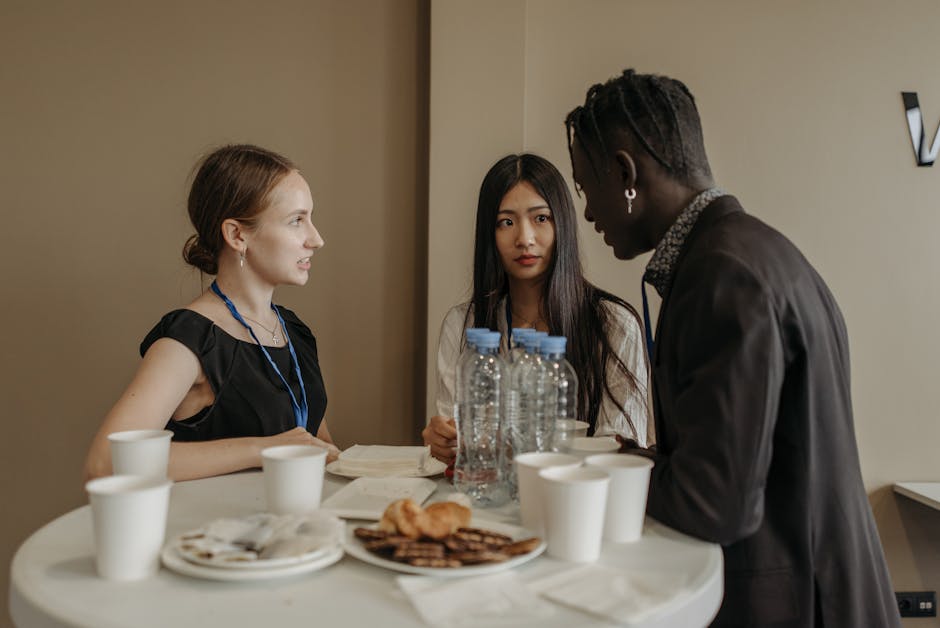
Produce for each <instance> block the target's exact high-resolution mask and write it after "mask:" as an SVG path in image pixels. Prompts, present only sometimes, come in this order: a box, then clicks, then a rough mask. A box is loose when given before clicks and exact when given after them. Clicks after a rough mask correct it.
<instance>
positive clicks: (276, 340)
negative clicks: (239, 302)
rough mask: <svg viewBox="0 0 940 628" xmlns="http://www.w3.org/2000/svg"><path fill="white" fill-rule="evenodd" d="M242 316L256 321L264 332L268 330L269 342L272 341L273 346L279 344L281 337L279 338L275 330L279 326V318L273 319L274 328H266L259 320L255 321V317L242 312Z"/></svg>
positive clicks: (254, 321) (253, 321)
mask: <svg viewBox="0 0 940 628" xmlns="http://www.w3.org/2000/svg"><path fill="white" fill-rule="evenodd" d="M242 318H247V319H248V320H250V321H251V322H252V323H257V324H258V326H259V327H261V329H263V330H264V331H266V332H268V333H269V334H271V342H273V343H274V346H275V347H276V346H278V345H279V344H281V338H280V336H278V335H277V330H278V328H279V327H280V326H281V322H280V321H279V320H278V321H275V323H274V329H268V328H267V327H265V326H264V324H262V322H261V321H256V320H255V319H253V318H251V317H250V316H245V315H244V314H242Z"/></svg>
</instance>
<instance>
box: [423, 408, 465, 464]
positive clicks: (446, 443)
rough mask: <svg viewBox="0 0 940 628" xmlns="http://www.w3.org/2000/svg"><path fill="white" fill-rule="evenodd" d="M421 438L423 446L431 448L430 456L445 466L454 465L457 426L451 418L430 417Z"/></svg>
mask: <svg viewBox="0 0 940 628" xmlns="http://www.w3.org/2000/svg"><path fill="white" fill-rule="evenodd" d="M421 436H422V437H423V438H424V444H425V445H430V446H431V455H432V456H434V457H435V458H437V459H438V460H440V461H441V462H444V463H445V464H453V463H454V459H455V458H456V457H457V425H456V423H455V422H454V420H453V419H452V418H450V417H446V416H432V417H431V420H430V421H428V425H427V427H425V428H424V430H423V431H422V432H421Z"/></svg>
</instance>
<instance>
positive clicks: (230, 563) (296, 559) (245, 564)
mask: <svg viewBox="0 0 940 628" xmlns="http://www.w3.org/2000/svg"><path fill="white" fill-rule="evenodd" d="M190 534H192V532H187V533H186V534H181V535H180V536H178V537H176V538H174V539H173V540H172V541H170V542H169V543H168V545H169V546H172V547H173V549H174V550H176V554H177V555H178V556H179V557H180V558H182V559H183V560H185V561H186V562H189V563H193V564H196V565H203V566H205V567H211V568H213V569H236V570H242V571H244V570H246V569H272V568H275V567H289V566H291V565H297V564H300V563H305V562H307V561H309V560H314V559H316V558H318V557H319V556H322V555H323V554H326V553H327V552H332V551H333V550H334V549H336V546H335V545H330V546H328V547H318V548H317V549H315V550H312V551H309V552H305V553H303V554H298V555H297V556H282V557H280V558H256V559H254V560H235V559H231V560H225V559H224V558H221V557H218V556H217V557H214V558H204V557H202V556H199V555H198V554H196V553H194V552H191V551H187V550H186V549H184V548H183V537H185V536H189V535H190ZM246 553H248V552H246Z"/></svg>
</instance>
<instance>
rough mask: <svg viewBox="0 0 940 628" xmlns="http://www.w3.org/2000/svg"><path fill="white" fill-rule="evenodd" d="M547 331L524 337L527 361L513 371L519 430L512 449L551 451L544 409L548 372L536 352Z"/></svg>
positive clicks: (546, 413)
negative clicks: (518, 401)
mask: <svg viewBox="0 0 940 628" xmlns="http://www.w3.org/2000/svg"><path fill="white" fill-rule="evenodd" d="M547 337H548V334H546V333H545V332H537V333H535V334H531V335H529V336H526V339H525V342H526V348H527V349H528V351H529V358H528V359H527V360H528V361H527V362H523V363H521V364H522V366H521V367H520V369H519V372H518V373H517V375H516V376H517V377H518V378H519V381H520V386H521V388H520V391H521V392H520V404H519V414H520V419H519V420H520V425H521V427H520V429H519V430H518V436H517V438H518V443H517V445H516V451H518V452H519V453H525V452H528V451H551V447H552V433H553V430H552V429H551V426H550V425H549V423H550V418H551V417H550V416H549V415H550V413H549V412H548V408H549V403H548V395H549V392H550V388H549V380H548V373H547V372H546V370H545V366H544V364H543V361H544V360H543V359H542V356H541V354H540V352H539V348H540V346H541V344H542V343H543V342H544V341H545V338H547Z"/></svg>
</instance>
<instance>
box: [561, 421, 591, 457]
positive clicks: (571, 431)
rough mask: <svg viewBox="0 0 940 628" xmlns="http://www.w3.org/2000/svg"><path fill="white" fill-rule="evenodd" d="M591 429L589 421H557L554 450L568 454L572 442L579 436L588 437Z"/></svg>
mask: <svg viewBox="0 0 940 628" xmlns="http://www.w3.org/2000/svg"><path fill="white" fill-rule="evenodd" d="M589 427H591V425H590V423H588V422H587V421H576V420H574V419H558V420H557V421H555V443H554V450H555V451H560V452H562V453H564V452H566V451H567V450H568V447H569V445H571V441H572V440H574V439H575V438H577V437H579V436H587V431H588V428H589Z"/></svg>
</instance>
